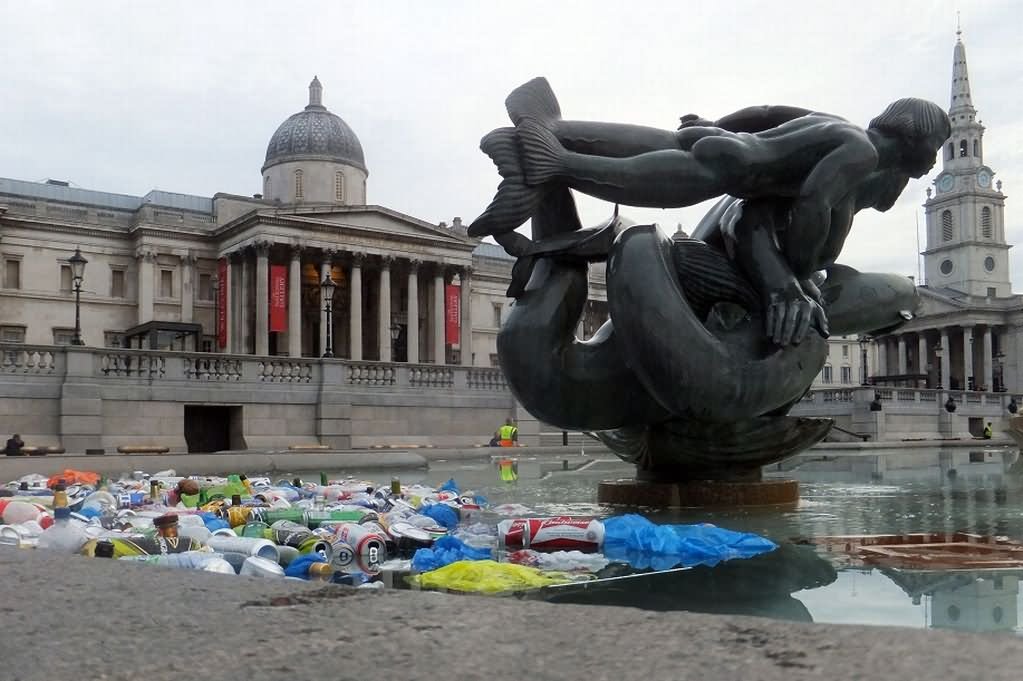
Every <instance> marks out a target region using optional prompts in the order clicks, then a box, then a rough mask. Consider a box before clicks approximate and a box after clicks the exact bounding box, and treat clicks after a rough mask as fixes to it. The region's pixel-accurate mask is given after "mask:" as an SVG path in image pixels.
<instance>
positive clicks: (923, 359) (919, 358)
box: [916, 331, 929, 376]
mask: <svg viewBox="0 0 1023 681" xmlns="http://www.w3.org/2000/svg"><path fill="white" fill-rule="evenodd" d="M916 364H917V367H916V373H918V374H927V375H928V376H929V374H928V371H927V336H926V335H925V334H924V332H923V331H921V332H920V333H918V334H917V335H916Z"/></svg>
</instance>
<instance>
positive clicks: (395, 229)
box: [0, 78, 607, 367]
mask: <svg viewBox="0 0 1023 681" xmlns="http://www.w3.org/2000/svg"><path fill="white" fill-rule="evenodd" d="M260 172H261V180H260V184H261V188H262V190H261V192H260V193H255V194H253V195H252V196H234V195H229V194H220V193H218V194H215V195H214V196H213V197H206V196H192V195H187V194H175V193H171V192H164V191H155V190H154V191H151V192H149V193H148V194H146V195H145V196H141V197H139V196H128V195H122V194H110V193H104V192H98V191H90V190H86V189H80V188H78V187H73V186H70V185H69V183H68V182H64V181H58V180H49V181H47V182H42V183H40V182H26V181H22V180H15V179H4V178H0V343H25V344H30V345H51V344H52V345H67V344H77V343H76V339H75V337H74V335H75V297H76V293H77V294H78V295H80V329H81V331H80V333H81V339H80V340H81V344H83V345H86V346H91V347H107V348H139V349H153V350H170V351H174V350H177V351H186V352H188V351H194V352H207V353H210V352H212V353H229V354H235V355H258V356H266V355H271V356H287V357H322V356H325V355H326V356H333V357H336V358H341V359H347V360H353V361H359V360H365V361H380V362H392V361H393V362H408V363H411V364H417V363H423V364H447V365H465V366H482V367H488V366H496V352H497V350H496V335H497V330H498V328H499V327H500V323H501V319H502V316H503V315H504V314H506V310H507V308H508V306H509V305H510V303H511V300H510V299H508V298H506V297H505V290H506V288H507V286H508V283H509V280H510V272H511V265H512V263H513V259H512V258H510V257H509V256H507V255H506V254H505V253H504V251H503V250H502V249H501V248H500V247H498V246H496V245H494V244H489V243H481V242H480V241H478V240H476V239H471V238H469V237H467V236H466V232H465V227H466V226H465V225H463V224H462V220H461V219H460V218H457V217H456V218H454V219H453V220H452V222H451V224H450V225H449V224H445V223H443V222H442V223H440V224H436V225H435V224H430V223H428V222H425V221H423V220H419V219H417V218H415V217H411V216H408V215H404V214H401V213H399V212H397V211H394V210H391V209H389V208H386V207H384V206H378V205H373V204H370V203H369V202H368V190H367V178H368V175H369V169H368V168H367V166H366V161H365V156H364V154H363V149H362V145H361V144H360V142H359V139H358V137H357V136H356V134H355V133H354V132H353V131H352V129H351V128H350V127H349V126H348V124H346V123H345V121H344V120H342V119H341V118H340V117H338V116H337V115H335V114H333V113H331V112H330V111H329V110H328V109H327V108H326V107H325V106H324V104H323V89H322V87H321V85H320V82H319V80H318V79H315V78H314V79H313V81H312V83H311V84H310V86H309V103H308V105H307V106H306V107H305V108H304V109H302V110H301V111H299V112H298V113H295V114H294V115H292V116H290V117H289V118H288V119H287V120H285V121H284V122H283V123H281V124H280V126H279V127H278V128H277V130H276V132H274V133H273V135H272V136H271V137H270V142H269V144H268V145H267V150H266V160H265V162H264V164H263V167H262V168H261V171H260ZM495 180H496V177H495ZM451 201H452V202H457V201H458V197H451ZM76 249H80V257H81V258H84V259H85V260H86V261H87V263H86V265H85V267H84V272H83V273H82V278H81V280H80V283H79V280H78V279H77V278H76V276H75V275H76V272H75V271H74V270H75V266H76V265H77V260H78V258H76V257H75V253H76ZM594 270H595V273H594V276H593V281H592V286H591V296H592V299H593V300H592V303H591V304H590V306H589V309H588V312H587V316H586V319H585V321H584V323H583V325H582V327H583V328H581V329H580V331H581V333H583V334H589V333H592V332H593V331H594V330H595V329H596V328H597V327H598V326H599V325H600V324H601V323H603V321H604V320H605V319H606V309H607V308H606V302H605V301H606V296H605V295H604V288H603V271H602V269H601V268H594ZM596 270H599V271H596ZM325 284H326V286H325ZM78 287H80V289H81V290H80V291H76V288H78Z"/></svg>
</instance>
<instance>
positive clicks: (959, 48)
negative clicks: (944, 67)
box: [948, 20, 977, 121]
mask: <svg viewBox="0 0 1023 681" xmlns="http://www.w3.org/2000/svg"><path fill="white" fill-rule="evenodd" d="M956 24H957V25H956V46H955V50H954V51H953V53H952V103H951V105H950V107H949V111H948V113H949V116H952V117H953V118H952V120H953V121H954V120H956V119H955V118H954V117H955V116H957V115H966V116H968V117H969V120H973V115H975V114H976V113H977V110H976V109H974V108H973V99H972V98H971V96H970V76H969V74H968V73H967V71H966V46H965V45H963V38H962V34H963V31H962V29H961V28H959V26H958V20H957V21H956Z"/></svg>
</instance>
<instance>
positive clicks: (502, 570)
mask: <svg viewBox="0 0 1023 681" xmlns="http://www.w3.org/2000/svg"><path fill="white" fill-rule="evenodd" d="M576 580H578V576H576V575H570V574H568V573H565V572H545V571H543V570H538V569H536V568H532V567H527V566H525V565H515V564H514V563H498V562H495V561H492V560H460V561H458V562H455V563H451V564H450V565H445V566H444V567H442V568H438V569H436V570H431V571H430V572H424V573H422V574H420V575H414V576H412V577H410V581H411V582H412V583H413V584H416V585H418V586H419V587H420V588H422V589H448V590H451V591H462V592H465V593H484V594H498V593H506V592H512V591H525V590H526V589H539V588H540V587H544V586H550V585H551V584H566V583H568V582H574V581H576Z"/></svg>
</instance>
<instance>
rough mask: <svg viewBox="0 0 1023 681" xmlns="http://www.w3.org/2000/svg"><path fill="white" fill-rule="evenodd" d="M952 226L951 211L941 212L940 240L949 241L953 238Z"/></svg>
mask: <svg viewBox="0 0 1023 681" xmlns="http://www.w3.org/2000/svg"><path fill="white" fill-rule="evenodd" d="M952 228H953V224H952V211H950V210H944V211H942V212H941V240H942V241H951V240H952V236H953V231H952Z"/></svg>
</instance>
